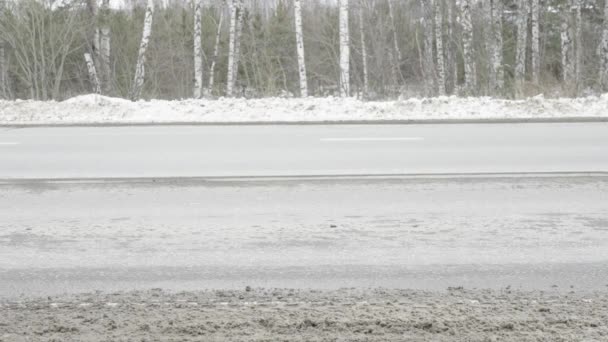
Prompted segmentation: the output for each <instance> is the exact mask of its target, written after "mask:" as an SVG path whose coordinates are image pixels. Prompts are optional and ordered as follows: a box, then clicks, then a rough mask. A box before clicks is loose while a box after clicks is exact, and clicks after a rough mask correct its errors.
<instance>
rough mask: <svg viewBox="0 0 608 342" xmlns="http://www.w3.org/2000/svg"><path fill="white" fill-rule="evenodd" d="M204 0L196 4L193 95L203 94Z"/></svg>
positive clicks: (195, 96)
mask: <svg viewBox="0 0 608 342" xmlns="http://www.w3.org/2000/svg"><path fill="white" fill-rule="evenodd" d="M202 21H203V0H195V4H194V89H193V96H194V98H195V99H200V98H201V97H202V96H203V47H202Z"/></svg>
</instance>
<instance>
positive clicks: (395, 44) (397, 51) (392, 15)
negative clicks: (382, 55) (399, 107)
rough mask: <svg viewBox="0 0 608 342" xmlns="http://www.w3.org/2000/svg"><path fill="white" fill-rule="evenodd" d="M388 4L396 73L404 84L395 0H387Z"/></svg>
mask: <svg viewBox="0 0 608 342" xmlns="http://www.w3.org/2000/svg"><path fill="white" fill-rule="evenodd" d="M387 3H388V15H389V17H390V20H391V29H392V30H391V31H392V33H393V37H392V38H393V48H394V49H395V56H396V59H395V65H394V67H395V72H397V75H399V78H400V79H401V82H404V81H405V80H404V79H403V74H402V73H401V63H402V62H403V54H402V53H401V48H399V39H397V25H396V23H395V12H394V10H393V0H387Z"/></svg>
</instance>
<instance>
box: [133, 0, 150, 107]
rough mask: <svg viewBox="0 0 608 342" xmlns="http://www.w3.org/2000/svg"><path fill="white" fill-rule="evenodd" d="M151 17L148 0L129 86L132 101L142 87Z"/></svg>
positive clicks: (138, 96)
mask: <svg viewBox="0 0 608 342" xmlns="http://www.w3.org/2000/svg"><path fill="white" fill-rule="evenodd" d="M153 17H154V0H148V5H147V6H146V16H145V18H144V28H143V32H142V36H141V43H140V45H139V53H138V55H137V65H136V66H135V79H134V80H133V87H132V88H131V96H130V98H131V100H132V101H137V100H139V98H140V97H141V92H142V90H143V87H144V79H145V74H146V73H145V64H146V50H148V44H149V43H150V35H151V34H152V19H153Z"/></svg>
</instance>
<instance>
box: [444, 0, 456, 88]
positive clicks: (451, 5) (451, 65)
mask: <svg viewBox="0 0 608 342" xmlns="http://www.w3.org/2000/svg"><path fill="white" fill-rule="evenodd" d="M447 7H448V9H447V16H448V41H447V48H446V55H447V61H448V72H449V73H450V77H451V78H452V79H451V84H452V94H456V93H458V59H457V58H456V53H455V52H454V50H453V47H454V42H455V41H456V37H455V35H456V30H455V26H454V20H455V18H454V16H455V15H456V13H455V12H457V9H458V2H457V1H448V3H447Z"/></svg>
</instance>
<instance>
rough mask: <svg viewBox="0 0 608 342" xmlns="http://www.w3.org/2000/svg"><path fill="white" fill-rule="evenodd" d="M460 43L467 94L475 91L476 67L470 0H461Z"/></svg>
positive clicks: (472, 93)
mask: <svg viewBox="0 0 608 342" xmlns="http://www.w3.org/2000/svg"><path fill="white" fill-rule="evenodd" d="M461 4H462V10H461V12H462V45H463V50H464V51H463V52H464V84H465V88H466V93H467V95H474V94H475V93H476V92H477V69H476V67H475V56H474V51H473V21H472V19H471V0H462V2H461Z"/></svg>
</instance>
